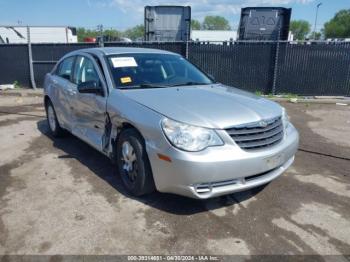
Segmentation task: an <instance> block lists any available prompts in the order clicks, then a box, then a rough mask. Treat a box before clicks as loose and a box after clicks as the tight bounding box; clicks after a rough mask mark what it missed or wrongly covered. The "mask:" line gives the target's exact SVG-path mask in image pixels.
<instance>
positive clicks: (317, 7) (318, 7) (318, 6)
mask: <svg viewBox="0 0 350 262" xmlns="http://www.w3.org/2000/svg"><path fill="white" fill-rule="evenodd" d="M321 5H322V3H319V4H318V5H317V6H316V17H315V26H314V40H316V27H317V18H318V9H320V6H321Z"/></svg>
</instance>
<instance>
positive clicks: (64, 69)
mask: <svg viewBox="0 0 350 262" xmlns="http://www.w3.org/2000/svg"><path fill="white" fill-rule="evenodd" d="M74 59H75V57H74V56H73V57H68V58H66V59H64V60H63V61H62V62H61V63H60V65H59V66H58V70H57V71H56V72H57V75H58V76H60V77H62V78H65V79H67V80H71V75H72V69H73V64H74Z"/></svg>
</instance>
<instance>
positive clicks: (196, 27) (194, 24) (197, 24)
mask: <svg viewBox="0 0 350 262" xmlns="http://www.w3.org/2000/svg"><path fill="white" fill-rule="evenodd" d="M191 29H192V30H200V29H201V23H200V22H199V21H198V20H195V19H192V20H191Z"/></svg>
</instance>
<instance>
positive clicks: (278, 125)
mask: <svg viewBox="0 0 350 262" xmlns="http://www.w3.org/2000/svg"><path fill="white" fill-rule="evenodd" d="M226 131H227V133H228V134H229V135H230V136H231V137H232V139H233V140H234V141H235V142H236V144H237V145H239V146H240V147H241V148H242V149H244V150H257V149H262V148H267V147H270V146H273V145H275V144H277V143H279V142H281V140H282V139H283V123H282V118H281V117H277V118H273V119H270V120H267V121H260V122H257V123H252V124H247V125H242V126H236V127H233V128H230V129H226Z"/></svg>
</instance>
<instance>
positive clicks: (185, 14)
mask: <svg viewBox="0 0 350 262" xmlns="http://www.w3.org/2000/svg"><path fill="white" fill-rule="evenodd" d="M190 31H191V7H190V6H146V7H145V40H146V41H187V40H189V39H190Z"/></svg>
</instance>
